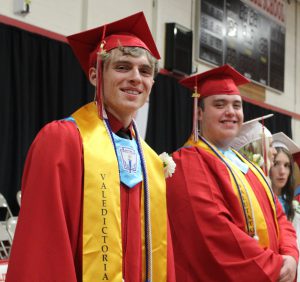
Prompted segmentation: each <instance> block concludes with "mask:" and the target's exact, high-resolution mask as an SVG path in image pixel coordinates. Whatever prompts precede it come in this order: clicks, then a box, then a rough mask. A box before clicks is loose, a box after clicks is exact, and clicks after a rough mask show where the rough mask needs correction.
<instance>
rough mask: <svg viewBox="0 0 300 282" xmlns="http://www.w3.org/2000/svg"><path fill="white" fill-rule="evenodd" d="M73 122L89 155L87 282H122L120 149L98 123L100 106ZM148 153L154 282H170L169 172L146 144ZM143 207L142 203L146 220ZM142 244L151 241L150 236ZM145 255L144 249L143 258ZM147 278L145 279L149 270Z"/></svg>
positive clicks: (85, 229) (85, 212)
mask: <svg viewBox="0 0 300 282" xmlns="http://www.w3.org/2000/svg"><path fill="white" fill-rule="evenodd" d="M72 116H73V118H74V119H75V121H76V124H77V126H78V128H79V131H80V134H81V137H82V140H83V152H84V201H83V251H82V253H83V254H82V255H83V266H82V268H83V270H82V272H83V281H122V239H121V207H120V177H119V170H118V161H117V157H116V154H115V151H114V146H113V144H112V141H111V139H110V136H109V132H107V129H106V127H105V125H104V121H103V120H100V119H99V118H98V113H97V106H96V105H95V103H94V102H92V103H89V104H87V105H85V106H84V107H82V108H80V109H79V110H78V111H77V112H75V113H74V114H73V115H72ZM142 148H143V152H144V155H145V159H146V163H147V175H148V179H149V190H150V202H151V205H150V206H151V223H152V224H151V225H152V240H153V241H152V257H153V281H166V269H167V267H166V261H165V259H166V254H167V251H166V236H167V235H166V234H167V233H166V230H167V227H166V226H167V224H166V220H167V215H166V214H167V213H166V203H165V201H162V200H161V199H165V180H164V174H163V166H162V163H161V161H160V159H159V158H158V156H157V155H156V154H155V153H154V152H153V151H152V150H151V149H150V148H149V147H148V146H147V145H146V144H145V143H144V142H142ZM103 154H105V158H104V157H103ZM143 195H144V194H143ZM143 207H144V205H143V200H142V210H141V218H143V217H144V208H143ZM158 211H159V213H158ZM163 215H165V216H163ZM142 226H143V227H144V223H142ZM157 226H159V228H157ZM153 227H154V229H153ZM155 227H156V228H155ZM142 241H143V242H144V241H145V238H144V232H142ZM144 251H145V250H144V246H143V257H144ZM143 266H145V263H144V260H143ZM129 271H130V270H129ZM143 277H144V279H145V267H143ZM143 281H145V280H143Z"/></svg>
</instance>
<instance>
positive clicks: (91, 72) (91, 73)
mask: <svg viewBox="0 0 300 282" xmlns="http://www.w3.org/2000/svg"><path fill="white" fill-rule="evenodd" d="M89 80H90V83H91V84H92V85H94V86H95V87H96V82H97V70H96V68H94V67H91V68H90V69H89Z"/></svg>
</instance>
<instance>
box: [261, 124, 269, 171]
mask: <svg viewBox="0 0 300 282" xmlns="http://www.w3.org/2000/svg"><path fill="white" fill-rule="evenodd" d="M261 140H262V152H263V159H264V165H263V171H264V173H265V175H266V176H268V175H269V172H268V166H267V160H268V155H267V144H266V136H265V125H264V119H262V139H261Z"/></svg>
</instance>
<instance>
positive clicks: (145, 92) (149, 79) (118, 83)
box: [90, 49, 154, 127]
mask: <svg viewBox="0 0 300 282" xmlns="http://www.w3.org/2000/svg"><path fill="white" fill-rule="evenodd" d="M94 72H95V69H94ZM153 76H154V67H153V65H151V64H150V62H149V59H148V57H147V56H146V53H144V54H142V55H141V56H138V57H133V56H131V55H124V54H123V53H122V51H120V50H119V49H114V50H112V53H111V56H110V58H109V60H108V61H107V62H105V63H104V67H103V103H104V107H105V109H106V110H107V111H109V112H110V113H112V114H113V115H114V116H115V117H116V118H117V119H119V120H120V121H121V122H122V123H123V125H124V127H127V126H128V125H129V124H130V122H131V120H132V118H133V116H134V115H135V113H136V111H137V110H138V109H139V108H141V107H142V106H143V105H144V104H145V102H146V101H147V99H148V97H149V95H150V91H151V88H152V85H153V83H154V80H153ZM90 78H91V76H90ZM92 78H93V79H92V80H91V82H92V84H94V85H95V83H96V77H95V76H93V77H92Z"/></svg>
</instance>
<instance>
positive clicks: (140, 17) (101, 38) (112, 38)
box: [67, 12, 160, 118]
mask: <svg viewBox="0 0 300 282" xmlns="http://www.w3.org/2000/svg"><path fill="white" fill-rule="evenodd" d="M67 39H68V41H69V44H70V46H71V47H72V50H73V52H74V53H75V55H76V57H77V59H78V61H79V62H80V65H81V67H82V69H83V70H84V72H85V74H86V75H87V77H89V69H90V67H92V66H96V62H97V54H98V53H99V52H103V51H104V52H109V51H110V50H112V49H114V48H117V47H119V46H123V47H141V48H144V49H146V50H148V51H149V52H150V53H151V54H152V55H153V56H154V57H155V58H156V59H160V55H159V52H158V50H157V47H156V44H155V42H154V40H153V37H152V34H151V31H150V29H149V26H148V24H147V21H146V18H145V16H144V13H143V12H139V13H136V14H134V15H131V16H129V17H126V18H123V19H121V20H118V21H115V22H112V23H109V24H105V25H103V26H100V27H97V28H93V29H90V30H87V31H84V32H80V33H77V34H74V35H70V36H68V37H67ZM100 64H101V62H100ZM97 69H98V70H97V71H98V77H99V79H98V81H97V102H98V104H100V105H101V107H102V102H101V99H102V97H101V93H100V92H101V88H102V87H100V85H101V83H102V74H101V68H100V67H99V66H98V64H97ZM99 115H100V117H101V118H102V111H101V110H100V112H99Z"/></svg>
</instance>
